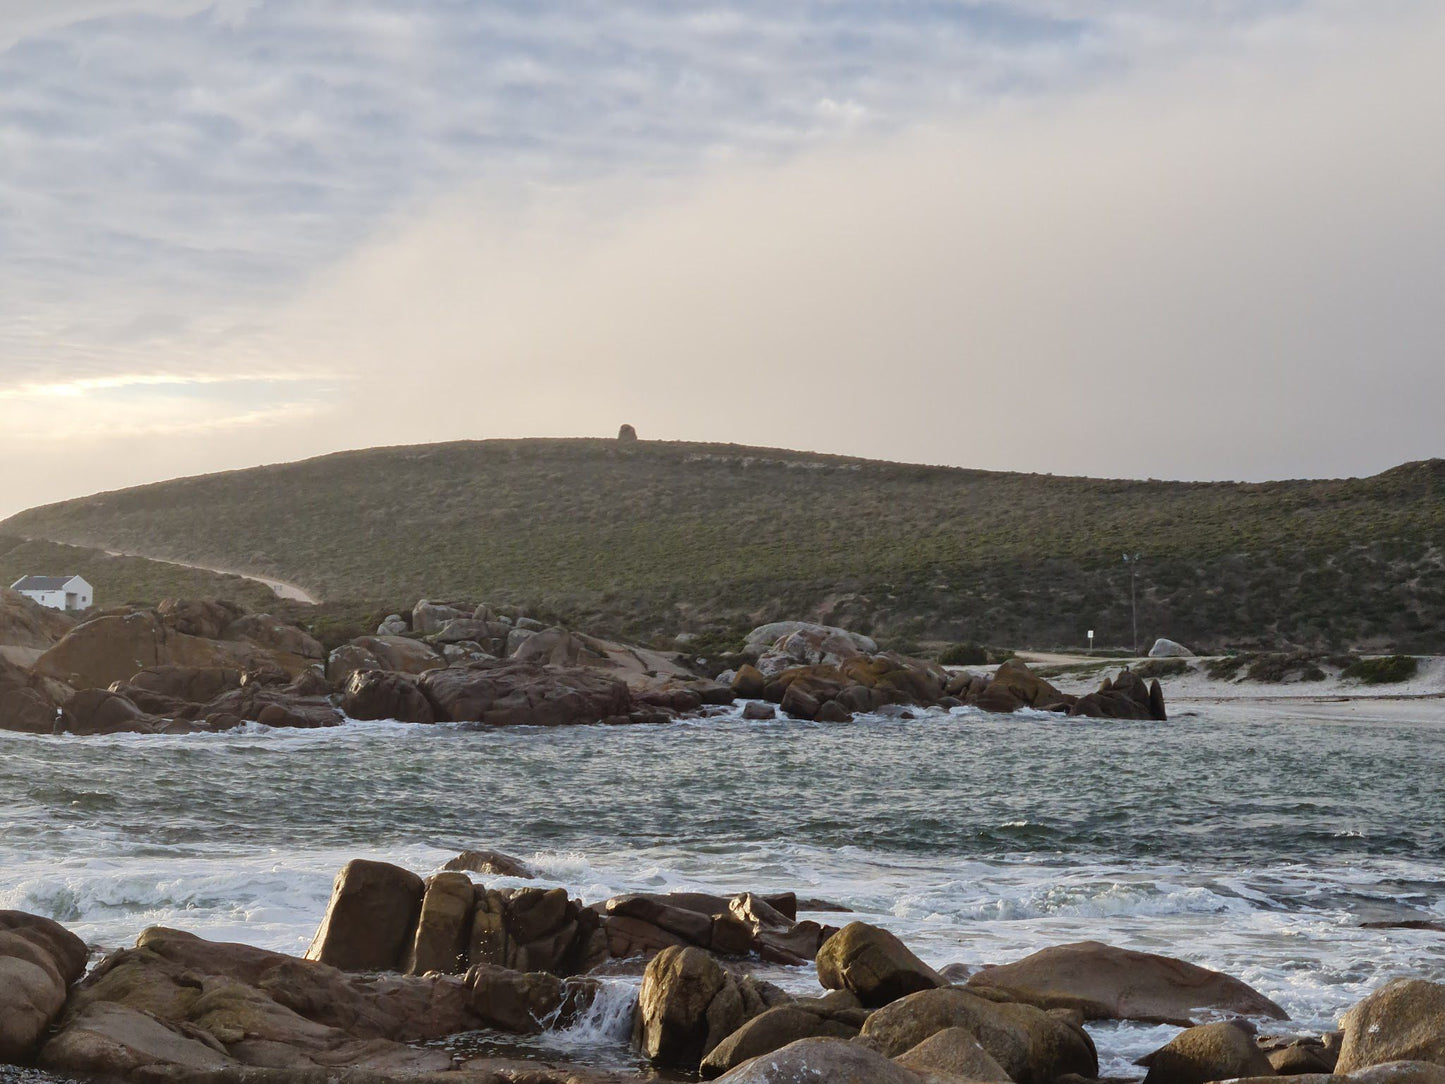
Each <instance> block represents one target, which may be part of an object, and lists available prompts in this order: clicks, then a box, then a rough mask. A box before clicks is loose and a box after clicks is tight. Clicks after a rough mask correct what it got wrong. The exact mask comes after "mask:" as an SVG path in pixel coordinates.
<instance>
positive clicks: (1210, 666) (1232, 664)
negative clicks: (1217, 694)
mask: <svg viewBox="0 0 1445 1084" xmlns="http://www.w3.org/2000/svg"><path fill="white" fill-rule="evenodd" d="M1248 661H1249V656H1247V655H1226V656H1225V657H1224V658H1222V659H1210V660H1209V661H1208V662H1206V663H1205V664H1204V672H1205V673H1206V674H1208V675H1209V676H1210V677H1211V678H1213V679H1214V680H1215V681H1233V680H1234V679H1235V678H1236V677H1238V676H1239V671H1240V670H1241V669H1242V668H1243V667H1244V664H1245V663H1247V662H1248Z"/></svg>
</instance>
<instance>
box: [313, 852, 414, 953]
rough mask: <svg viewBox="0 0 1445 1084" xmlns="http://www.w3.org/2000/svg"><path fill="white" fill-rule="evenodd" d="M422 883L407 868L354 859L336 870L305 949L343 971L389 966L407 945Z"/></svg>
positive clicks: (411, 939)
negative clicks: (313, 934) (322, 913)
mask: <svg viewBox="0 0 1445 1084" xmlns="http://www.w3.org/2000/svg"><path fill="white" fill-rule="evenodd" d="M425 889H426V886H425V884H424V883H423V881H422V879H421V878H420V877H418V876H417V875H416V874H415V873H412V872H410V871H409V870H405V869H402V868H401V867H400V866H393V865H391V864H390V863H387V862H371V861H368V860H366V859H353V860H352V861H350V862H348V863H346V865H345V866H343V867H342V869H341V872H340V873H338V874H337V875H336V882H335V884H334V885H333V886H332V889H331V900H330V902H328V903H327V905H326V915H325V917H324V918H323V919H322V920H321V926H320V928H319V929H317V931H316V937H315V938H314V939H313V940H312V942H311V947H310V949H308V950H307V952H306V958H307V959H308V960H317V961H320V962H321V963H324V964H329V965H330V966H332V967H336V968H339V969H341V970H343V971H394V970H396V969H397V968H399V967H401V966H402V965H403V963H404V958H405V954H406V952H407V950H408V948H409V947H410V946H411V945H412V942H413V940H414V934H415V931H416V925H417V917H418V915H419V913H420V911H421V905H422V896H423V893H424V892H425Z"/></svg>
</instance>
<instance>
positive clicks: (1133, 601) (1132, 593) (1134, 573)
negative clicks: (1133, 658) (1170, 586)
mask: <svg viewBox="0 0 1445 1084" xmlns="http://www.w3.org/2000/svg"><path fill="white" fill-rule="evenodd" d="M1138 572H1139V555H1138V554H1135V555H1134V559H1133V560H1132V561H1130V562H1129V609H1130V611H1131V612H1132V613H1133V615H1134V654H1135V655H1138V654H1139V592H1138V590H1137V588H1136V586H1135V581H1136V580H1137V578H1138Z"/></svg>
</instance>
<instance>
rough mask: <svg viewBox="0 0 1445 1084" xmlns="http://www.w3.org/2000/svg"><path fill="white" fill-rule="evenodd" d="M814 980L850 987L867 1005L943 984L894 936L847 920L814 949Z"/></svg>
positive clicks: (831, 987) (829, 986)
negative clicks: (815, 957)
mask: <svg viewBox="0 0 1445 1084" xmlns="http://www.w3.org/2000/svg"><path fill="white" fill-rule="evenodd" d="M818 981H819V982H820V983H822V984H823V986H824V988H825V989H829V990H851V991H852V992H853V993H855V994H857V995H858V999H859V1000H860V1001H861V1002H862V1003H863V1004H864V1005H869V1006H876V1005H886V1004H887V1003H888V1002H890V1001H893V1000H895V999H897V998H900V997H903V996H905V995H906V994H911V993H914V992H915V991H918V990H929V989H933V988H935V987H939V986H946V985H947V983H946V982H945V980H944V979H943V977H942V976H941V975H939V974H938V972H936V971H934V970H933V968H931V967H929V966H928V965H927V964H925V963H924V962H923V961H922V960H920V959H919V958H918V957H917V956H915V955H913V953H912V952H910V951H909V950H908V946H907V945H905V944H904V943H903V942H902V941H900V940H898V938H897V937H895V936H894V935H893V934H891V933H889V932H888V931H887V930H885V929H882V928H880V927H878V926H870V925H868V924H867V923H864V922H850V923H849V924H848V925H847V926H844V927H843V928H842V929H841V930H839V931H838V932H837V933H835V934H834V935H833V936H832V937H830V938H828V940H827V941H825V942H824V943H823V945H822V947H821V948H819V949H818ZM899 1052H900V1053H901V1052H902V1051H899Z"/></svg>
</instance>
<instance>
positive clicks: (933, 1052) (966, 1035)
mask: <svg viewBox="0 0 1445 1084" xmlns="http://www.w3.org/2000/svg"><path fill="white" fill-rule="evenodd" d="M893 1060H894V1061H895V1062H896V1063H897V1064H899V1065H901V1066H903V1067H904V1068H905V1069H912V1070H913V1071H914V1072H915V1073H919V1074H927V1073H933V1074H936V1075H939V1076H943V1077H947V1078H957V1079H959V1080H976V1081H999V1082H1000V1084H1012V1081H1011V1079H1010V1077H1009V1075H1008V1074H1007V1073H1006V1072H1004V1071H1003V1068H1002V1066H1000V1065H999V1063H998V1062H996V1061H994V1060H993V1058H992V1057H991V1056H990V1055H989V1052H988V1051H987V1050H985V1049H984V1048H983V1047H982V1046H980V1045H979V1042H978V1040H977V1039H975V1038H974V1036H973V1032H971V1031H969V1030H968V1029H967V1028H944V1029H943V1030H942V1031H936V1032H934V1033H933V1034H932V1035H930V1036H929V1037H928V1038H926V1039H924V1040H923V1042H921V1043H919V1044H918V1045H917V1046H915V1047H912V1048H911V1049H909V1050H905V1051H904V1052H903V1053H902V1054H899V1055H898V1056H897V1057H896V1058H894V1059H893Z"/></svg>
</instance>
